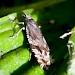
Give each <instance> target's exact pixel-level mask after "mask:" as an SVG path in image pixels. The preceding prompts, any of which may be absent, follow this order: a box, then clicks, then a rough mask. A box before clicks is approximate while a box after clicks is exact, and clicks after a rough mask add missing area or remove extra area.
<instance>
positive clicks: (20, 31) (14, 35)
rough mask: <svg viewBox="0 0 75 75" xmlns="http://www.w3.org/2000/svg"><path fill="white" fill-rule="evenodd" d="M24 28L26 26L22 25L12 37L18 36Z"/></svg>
mask: <svg viewBox="0 0 75 75" xmlns="http://www.w3.org/2000/svg"><path fill="white" fill-rule="evenodd" d="M22 30H25V27H22V28H21V29H20V30H19V31H18V32H17V33H16V34H15V35H14V36H12V37H11V38H14V37H16V36H18V34H19V33H20V32H21V31H22Z"/></svg>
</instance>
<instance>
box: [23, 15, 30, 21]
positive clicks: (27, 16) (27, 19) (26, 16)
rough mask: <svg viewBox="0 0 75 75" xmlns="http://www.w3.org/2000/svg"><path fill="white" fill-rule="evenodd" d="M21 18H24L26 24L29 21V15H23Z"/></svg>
mask: <svg viewBox="0 0 75 75" xmlns="http://www.w3.org/2000/svg"><path fill="white" fill-rule="evenodd" d="M22 16H23V17H24V18H25V20H26V21H27V22H28V21H29V20H30V19H31V16H30V15H27V14H23V15H22Z"/></svg>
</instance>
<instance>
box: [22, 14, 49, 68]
mask: <svg viewBox="0 0 75 75" xmlns="http://www.w3.org/2000/svg"><path fill="white" fill-rule="evenodd" d="M23 16H24V17H25V20H26V23H27V25H26V34H27V38H28V42H29V44H30V49H31V51H32V52H33V53H34V56H35V57H36V59H37V61H38V63H39V64H40V66H41V67H42V68H44V69H47V66H49V65H50V52H49V47H48V45H47V43H46V41H45V38H44V37H43V35H42V33H41V31H40V29H39V27H38V26H37V24H36V23H35V21H34V20H33V19H32V18H31V17H30V16H28V15H25V14H24V15H23Z"/></svg>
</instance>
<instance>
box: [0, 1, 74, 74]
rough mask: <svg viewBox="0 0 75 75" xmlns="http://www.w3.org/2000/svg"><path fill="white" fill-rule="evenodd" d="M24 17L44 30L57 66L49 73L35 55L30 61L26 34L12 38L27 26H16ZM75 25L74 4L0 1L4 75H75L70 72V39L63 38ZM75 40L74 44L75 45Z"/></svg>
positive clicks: (0, 56) (0, 54)
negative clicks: (41, 66) (28, 16)
mask: <svg viewBox="0 0 75 75" xmlns="http://www.w3.org/2000/svg"><path fill="white" fill-rule="evenodd" d="M23 13H26V14H30V15H31V16H32V18H33V19H34V20H35V21H36V22H37V24H38V25H39V26H41V28H40V29H41V31H42V34H43V35H44V37H45V39H46V41H47V43H48V45H49V48H50V52H51V56H52V59H53V63H52V64H51V65H50V67H49V70H47V71H45V70H43V69H41V68H40V66H39V64H38V63H37V61H36V59H35V58H34V56H33V55H32V58H31V60H29V59H30V51H29V45H28V42H27V38H26V33H25V31H22V32H21V33H20V34H19V35H18V37H14V38H11V36H12V35H14V34H16V33H17V32H18V31H19V29H20V28H21V27H22V26H23V25H18V24H16V23H17V22H20V21H24V18H23V17H22V14H23ZM12 18H13V19H14V20H13V21H11V19H12ZM74 25H75V1H74V0H11V1H10V0H0V75H35V74H36V75H75V73H69V72H70V71H69V70H68V69H69V62H70V59H69V52H68V48H67V44H68V41H69V39H70V36H67V37H66V38H65V39H60V38H59V37H60V36H61V35H62V34H64V33H67V32H69V31H71V30H72V28H74ZM74 35H75V34H74ZM72 37H74V36H72ZM72 37H71V39H70V40H72V39H73V41H74V38H72ZM73 49H74V48H73ZM74 70H75V69H74ZM68 71H69V72H68Z"/></svg>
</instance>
